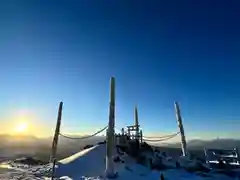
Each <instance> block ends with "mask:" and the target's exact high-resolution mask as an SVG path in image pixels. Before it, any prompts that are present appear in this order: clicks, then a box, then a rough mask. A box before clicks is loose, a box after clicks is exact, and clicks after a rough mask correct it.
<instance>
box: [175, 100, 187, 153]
mask: <svg viewBox="0 0 240 180" xmlns="http://www.w3.org/2000/svg"><path fill="white" fill-rule="evenodd" d="M174 105H175V111H176V118H177V122H178V127H179V130H180V134H181V144H182V155H183V156H186V155H187V142H186V138H185V134H184V128H183V124H182V117H181V112H180V108H179V105H178V103H177V102H175V103H174Z"/></svg>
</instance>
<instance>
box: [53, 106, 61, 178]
mask: <svg viewBox="0 0 240 180" xmlns="http://www.w3.org/2000/svg"><path fill="white" fill-rule="evenodd" d="M62 107H63V102H60V104H59V108H58V117H57V125H56V129H55V133H54V138H53V143H52V154H51V157H50V162H51V163H53V167H52V180H53V178H54V173H55V164H56V153H57V144H58V137H59V133H60V126H61V119H62Z"/></svg>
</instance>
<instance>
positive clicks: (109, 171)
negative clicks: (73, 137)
mask: <svg viewBox="0 0 240 180" xmlns="http://www.w3.org/2000/svg"><path fill="white" fill-rule="evenodd" d="M114 127H115V79H114V77H112V78H111V81H110V107H109V122H108V131H107V155H106V177H107V178H113V177H114V176H115V172H114V163H113V149H114V144H115V143H114V134H115V133H114Z"/></svg>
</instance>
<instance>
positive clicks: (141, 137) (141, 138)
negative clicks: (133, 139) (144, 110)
mask: <svg viewBox="0 0 240 180" xmlns="http://www.w3.org/2000/svg"><path fill="white" fill-rule="evenodd" d="M140 142H141V143H142V142H143V134H142V130H141V131H140Z"/></svg>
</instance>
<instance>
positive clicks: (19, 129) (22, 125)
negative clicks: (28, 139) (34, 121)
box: [15, 123, 28, 133]
mask: <svg viewBox="0 0 240 180" xmlns="http://www.w3.org/2000/svg"><path fill="white" fill-rule="evenodd" d="M27 129H28V124H27V123H20V124H18V125H17V126H16V127H15V132H16V133H24V132H26V131H27Z"/></svg>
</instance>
